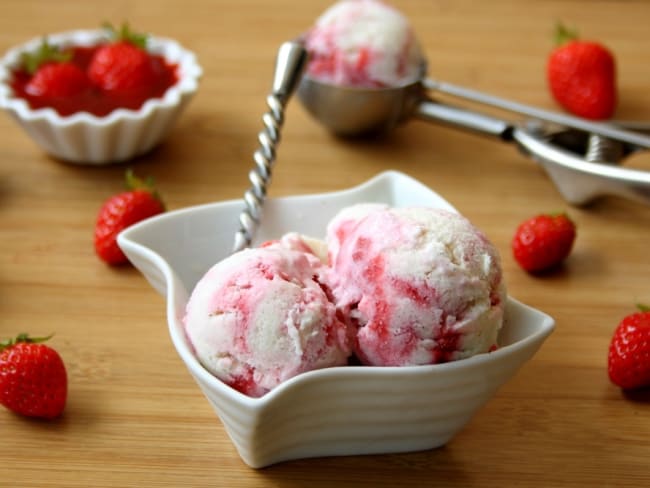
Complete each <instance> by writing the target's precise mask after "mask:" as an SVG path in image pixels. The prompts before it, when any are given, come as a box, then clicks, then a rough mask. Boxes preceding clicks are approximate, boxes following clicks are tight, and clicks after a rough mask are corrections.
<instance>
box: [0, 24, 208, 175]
mask: <svg viewBox="0 0 650 488" xmlns="http://www.w3.org/2000/svg"><path fill="white" fill-rule="evenodd" d="M47 38H48V41H49V42H50V43H51V44H55V45H58V46H62V47H66V46H72V45H75V46H92V45H95V44H97V43H99V42H101V41H105V40H106V37H105V32H104V31H103V30H75V31H69V32H62V33H58V34H51V35H48V36H47ZM41 41H42V39H41V38H37V39H32V40H31V41H29V42H27V43H25V44H23V45H21V46H17V47H14V48H12V49H10V50H9V51H8V52H7V53H6V54H5V56H4V57H3V58H2V60H1V61H0V107H2V108H3V109H5V110H7V111H8V112H9V113H10V114H11V115H12V116H13V118H14V119H15V120H16V121H17V122H18V123H19V124H20V125H21V126H22V127H23V128H24V129H25V130H26V131H27V133H28V134H29V135H30V136H31V137H32V138H33V139H34V140H35V141H36V143H37V144H38V145H39V146H40V147H41V148H42V149H43V150H44V151H45V152H47V153H48V154H50V155H52V156H54V157H56V158H58V159H62V160H65V161H68V162H71V163H78V164H88V165H100V164H108V163H117V162H123V161H127V160H129V159H132V158H134V157H136V156H139V155H141V154H144V153H146V152H148V151H150V150H151V149H153V148H154V147H155V146H156V145H158V144H159V143H160V142H161V141H162V140H163V139H164V137H165V136H166V135H167V134H168V133H169V131H170V129H171V128H172V126H173V124H174V122H175V121H176V119H177V118H178V116H179V115H180V114H181V112H182V111H183V109H184V108H185V106H186V105H187V103H188V102H189V101H190V99H191V98H192V97H193V95H194V94H195V93H196V91H197V90H198V83H199V79H200V77H201V75H202V69H201V66H200V65H199V64H198V62H197V59H196V56H195V55H194V53H192V52H191V51H188V50H186V49H184V48H183V47H182V46H181V45H180V44H178V43H177V42H176V41H174V40H171V39H165V38H160V37H154V36H151V37H149V41H148V48H147V49H148V51H150V52H152V53H154V54H158V55H161V56H163V57H164V58H165V59H166V60H167V62H169V63H172V64H176V65H177V66H178V81H177V82H176V84H175V85H173V86H172V87H170V88H169V89H168V90H167V91H166V92H165V94H164V96H163V97H162V98H154V99H150V100H147V101H146V102H145V103H144V105H143V106H142V107H141V108H140V109H139V110H129V109H117V110H114V111H113V112H111V113H110V114H108V115H106V116H104V117H98V116H95V115H92V114H90V113H87V112H78V113H75V114H72V115H70V116H61V115H59V114H58V113H57V112H56V111H55V110H54V109H51V108H41V109H38V110H33V109H31V108H30V107H29V105H28V103H27V102H26V101H25V100H23V99H21V98H18V97H16V96H14V93H13V90H12V89H11V86H10V84H9V83H10V81H11V76H12V70H14V69H16V68H17V67H18V66H19V65H20V62H21V56H22V53H25V52H32V51H35V50H37V49H38V47H39V46H40V44H41Z"/></svg>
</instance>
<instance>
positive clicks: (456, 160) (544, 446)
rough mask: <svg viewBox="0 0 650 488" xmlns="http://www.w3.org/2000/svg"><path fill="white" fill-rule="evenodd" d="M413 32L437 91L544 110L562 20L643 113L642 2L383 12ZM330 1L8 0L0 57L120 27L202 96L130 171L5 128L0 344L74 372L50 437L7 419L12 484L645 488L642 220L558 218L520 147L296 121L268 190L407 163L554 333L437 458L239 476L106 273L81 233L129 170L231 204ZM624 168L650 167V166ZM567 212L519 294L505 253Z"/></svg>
mask: <svg viewBox="0 0 650 488" xmlns="http://www.w3.org/2000/svg"><path fill="white" fill-rule="evenodd" d="M393 3H394V5H396V6H397V7H399V8H400V9H401V10H402V11H403V12H404V13H406V14H407V15H408V16H409V18H411V20H412V22H413V24H414V27H415V28H416V30H417V32H418V33H419V37H420V40H421V43H422V45H423V47H424V49H425V51H426V52H427V54H428V56H429V63H430V69H431V72H432V73H431V74H432V75H434V76H436V77H438V78H440V79H443V80H445V81H449V82H453V83H456V84H459V85H463V86H469V87H472V88H475V89H478V90H482V91H485V92H487V93H491V94H494V95H498V96H502V97H508V98H511V99H513V100H516V101H520V102H524V103H529V104H535V105H537V106H540V107H543V108H547V109H555V108H556V107H555V105H554V104H553V102H552V100H551V99H550V96H549V94H548V91H547V89H546V85H545V78H544V64H545V59H546V55H547V53H548V51H549V49H550V47H551V33H552V27H553V25H554V23H555V22H556V21H557V20H558V19H561V20H563V21H565V22H567V23H569V24H572V25H575V26H578V27H579V29H580V31H581V32H582V33H583V35H584V36H585V37H590V38H596V39H602V40H603V41H606V43H607V44H608V45H610V46H611V48H612V49H613V50H614V51H615V52H616V54H617V59H618V73H619V85H620V93H621V101H620V109H619V113H618V114H617V115H618V116H619V117H620V118H625V119H640V120H642V119H650V90H649V89H648V86H649V85H648V83H649V82H650V57H649V56H650V54H649V53H650V37H649V36H648V34H647V32H648V30H647V29H648V27H647V20H648V19H649V18H650V3H648V2H645V1H642V0H638V1H635V0H627V1H614V0H602V1H598V2H584V1H580V0H562V1H559V0H557V1H554V0H547V1H542V0H537V1H519V2H518V1H514V0H491V1H490V2H474V1H468V0H457V1H451V0H434V1H432V0H400V1H398V0H395V1H394V2H393ZM328 5H329V2H327V1H325V0H318V1H310V2H294V1H290V0H277V1H275V2H272V3H269V2H264V1H262V0H243V1H234V0H184V1H177V0H157V1H154V0H139V1H137V2H133V1H131V0H114V1H112V2H107V1H105V0H102V1H98V0H88V1H86V0H59V1H58V2H56V7H54V6H53V4H52V2H49V1H45V0H5V1H4V2H3V7H4V8H3V14H2V16H0V51H3V52H4V51H5V50H7V49H8V48H9V47H11V46H14V45H17V44H20V43H22V42H24V41H26V40H28V39H31V38H33V37H37V36H40V35H42V34H45V33H48V32H58V31H63V30H68V29H74V28H94V27H96V26H98V25H99V24H100V23H101V22H102V21H104V20H109V21H112V22H114V23H120V22H121V21H122V20H129V21H130V23H131V24H132V25H134V26H136V27H138V28H141V29H144V30H147V31H149V32H152V33H154V34H157V35H161V36H167V37H173V38H175V39H177V40H178V41H180V42H181V43H182V44H183V45H184V46H186V47H187V48H189V49H192V50H194V51H195V52H196V54H197V56H198V58H199V60H200V62H201V64H202V66H203V68H204V71H205V74H204V77H203V79H202V81H201V88H200V92H199V93H198V95H197V96H196V98H195V99H194V100H193V101H192V103H191V105H190V106H189V108H188V110H187V111H186V112H185V114H184V115H183V116H182V118H181V119H180V120H179V122H178V125H177V126H176V127H175V128H174V130H173V132H172V133H171V134H170V136H169V138H168V139H167V140H166V141H165V142H164V144H163V145H162V146H160V147H159V148H158V149H156V150H154V151H153V152H152V153H150V154H148V155H146V156H144V157H141V158H139V159H137V160H135V161H132V162H131V163H129V164H120V165H113V166H106V167H99V168H92V167H82V166H75V165H70V164H66V163H62V162H60V161H56V160H54V159H52V158H50V157H48V156H46V155H44V154H43V153H42V152H41V151H40V150H39V149H38V148H37V147H36V146H35V144H34V143H33V142H32V141H31V140H30V139H29V138H28V136H27V135H26V134H25V133H24V132H23V131H22V130H21V129H20V128H19V127H18V125H17V124H15V122H14V121H13V120H12V119H11V118H10V117H9V116H3V117H0V239H1V242H2V244H1V245H0V311H1V313H0V336H2V337H4V336H10V335H14V334H15V333H18V332H20V331H23V330H29V331H31V332H33V333H35V334H38V333H49V332H52V331H54V332H56V335H55V337H54V339H53V341H52V344H53V345H54V346H55V347H56V348H57V349H58V350H59V351H60V352H61V354H62V356H63V357H64V360H65V362H66V364H67V366H68V370H69V377H70V396H69V402H68V406H67V410H66V412H65V414H64V415H63V417H62V418H60V419H58V420H57V421H54V422H35V421H32V420H26V419H23V418H19V417H17V416H15V415H13V414H11V413H9V412H8V411H5V410H2V411H0V433H1V437H2V442H0V459H1V460H2V461H1V462H0V486H7V487H39V488H45V487H68V488H73V487H90V486H92V487H115V486H120V487H143V486H151V487H154V486H160V487H162V486H170V487H171V486H174V487H175V486H229V487H262V486H280V487H287V488H290V487H301V486H312V487H329V486H334V485H337V486H373V487H382V486H386V487H388V486H391V487H393V486H418V487H419V486H463V487H468V486H476V487H487V486H519V487H550V486H571V487H582V486H584V487H592V486H612V487H613V486H616V487H639V486H647V485H649V484H650V471H649V470H648V459H650V443H649V442H648V439H650V398H649V396H648V394H647V392H645V393H640V394H638V395H627V396H626V395H623V394H622V393H621V392H620V391H619V390H618V389H617V388H616V387H614V386H613V385H611V384H610V383H609V381H608V379H607V373H606V355H607V347H608V343H609V339H610V336H611V332H612V330H613V328H614V326H615V325H616V323H617V322H618V320H619V319H620V318H621V317H622V316H623V315H624V314H626V313H628V312H630V311H631V310H632V309H633V305H634V303H635V302H637V301H646V302H650V287H649V286H648V284H649V281H648V280H649V278H648V277H649V276H650V257H649V253H648V242H650V208H648V207H644V206H642V205H640V204H636V203H632V202H628V201H624V200H621V199H617V198H606V199H603V200H601V201H598V202H595V203H594V204H592V205H590V206H588V207H586V208H577V207H570V206H568V205H567V204H566V202H564V201H563V200H562V198H561V197H560V196H559V194H558V193H557V191H556V190H555V188H554V186H553V185H552V183H551V182H550V180H549V179H548V178H547V176H546V175H545V173H544V172H543V170H542V169H541V168H540V167H539V166H537V165H536V164H535V163H533V162H532V161H530V160H529V159H527V158H526V157H524V156H523V155H521V154H519V153H518V152H517V151H516V150H515V149H514V148H513V147H509V146H507V145H505V144H500V143H495V142H493V141H489V140H486V139H483V138H481V137H478V136H474V135H468V134H464V133H461V132H458V131H454V130H451V129H447V128H443V127H437V126H433V125H431V124H427V123H424V122H416V121H412V122H409V123H408V124H406V125H405V126H403V127H400V128H399V129H397V130H396V131H394V132H393V133H392V134H391V135H390V136H388V137H386V138H384V139H381V140H365V141H342V140H337V139H335V138H333V137H331V136H330V135H328V134H327V133H326V132H325V131H324V130H323V129H322V128H321V127H320V126H318V124H316V123H315V122H314V121H313V120H312V119H310V118H309V116H308V115H307V114H306V113H305V111H304V110H303V109H302V107H301V106H300V105H299V104H298V103H291V104H290V106H289V110H288V114H287V121H286V126H285V132H284V134H283V141H282V144H281V147H280V150H279V153H278V164H277V167H276V172H275V174H274V178H273V183H272V185H271V189H270V194H271V196H280V195H290V194H297V193H309V192H321V191H330V190H337V189H342V188H347V187H349V186H352V185H354V184H357V183H360V182H362V181H364V180H366V179H368V178H370V177H372V176H373V175H375V174H377V173H378V172H381V171H383V170H387V169H398V170H400V171H404V172H406V173H408V174H410V175H411V176H413V177H415V178H417V179H419V180H421V181H422V182H424V183H425V184H427V185H429V186H430V187H431V188H433V189H434V190H436V191H438V192H439V193H440V194H441V195H443V196H444V197H445V198H446V199H448V200H449V201H450V202H451V203H452V204H453V205H455V206H456V207H457V208H458V209H459V210H460V211H461V212H463V213H464V214H465V215H467V216H468V217H469V218H470V219H471V220H472V221H474V222H475V223H476V224H477V225H478V226H479V227H481V228H482V229H483V230H484V231H485V232H486V233H487V234H488V236H489V237H490V238H491V239H492V240H493V241H494V242H495V244H496V245H497V246H498V247H499V249H500V250H501V252H502V255H503V265H504V270H505V274H506V279H507V282H508V287H509V291H510V293H511V294H512V295H513V296H515V297H516V298H518V299H519V300H521V301H523V302H525V303H528V304H530V305H532V306H534V307H537V308H540V309H542V310H544V311H545V312H547V313H549V314H551V315H552V316H553V317H554V318H555V319H556V320H557V329H556V331H555V332H554V333H553V335H552V336H551V338H550V339H549V340H548V342H547V343H546V344H545V345H544V347H543V348H542V349H541V350H540V351H539V353H538V354H537V355H536V356H535V358H534V359H533V361H531V362H530V363H528V364H527V365H526V366H525V367H524V368H523V369H522V370H521V371H520V373H519V374H518V375H517V376H516V377H515V378H514V379H513V380H512V381H510V382H509V383H508V384H507V385H505V386H504V387H503V388H502V389H501V390H500V391H499V393H498V394H497V396H496V397H495V398H494V399H493V400H492V401H491V402H490V403H489V404H488V405H487V406H486V407H485V408H484V409H482V410H481V411H480V412H479V413H478V414H477V415H476V417H475V418H474V419H473V420H472V422H471V423H470V424H469V425H468V426H467V428H466V429H465V430H464V431H463V432H462V433H461V434H460V435H459V436H458V437H457V438H455V439H454V440H453V441H452V442H450V443H449V444H448V445H447V446H446V447H444V448H441V449H437V450H434V451H427V452H420V453H412V454H400V455H384V456H367V457H345V458H329V459H318V460H304V461H295V462H289V463H284V464H281V465H277V466H274V467H271V468H267V469H264V470H259V471H255V470H252V469H250V468H248V467H246V466H245V465H244V463H243V462H242V461H241V460H240V459H239V457H238V455H237V453H236V452H235V449H234V447H233V446H232V444H231V443H230V441H229V439H228V437H227V435H226V433H225V431H224V429H223V427H222V425H221V424H220V422H219V421H218V420H217V418H216V417H215V415H214V414H213V412H212V411H211V409H210V407H209V405H208V403H207V402H206V401H205V400H204V399H203V397H202V396H201V394H200V392H199V390H198V388H197V387H196V386H195V384H194V383H193V381H192V380H191V378H190V376H189V374H188V373H187V371H186V370H185V368H184V366H183V364H182V363H181V361H180V359H178V357H177V356H176V353H175V351H174V350H173V347H172V345H171V342H170V340H169V339H168V336H167V331H166V320H165V310H164V301H163V299H162V297H160V296H159V295H157V294H156V293H155V292H154V291H153V290H152V289H151V288H150V287H149V285H148V284H147V282H146V281H145V279H144V278H143V277H142V276H141V275H140V274H139V273H138V272H137V271H135V270H134V269H132V268H129V267H125V268H118V269H112V268H109V267H107V266H105V265H103V264H102V263H101V262H100V261H99V260H98V259H97V258H96V256H95V255H94V252H93V249H92V228H93V223H94V219H95V215H96V212H97V210H98V208H99V206H100V204H101V202H102V201H103V200H104V198H106V197H108V196H109V195H111V194H112V193H115V192H117V191H119V190H121V188H122V177H123V174H124V170H125V168H126V167H128V166H131V167H133V168H134V169H135V170H136V171H137V172H138V173H140V174H143V175H144V174H150V175H152V176H153V177H154V178H155V179H156V180H157V182H158V186H159V189H160V191H161V192H162V194H163V195H164V196H165V198H166V201H167V204H168V207H169V208H170V209H177V208H182V207H186V206H190V205H196V204H202V203H207V202H212V201H216V200H224V199H231V198H239V197H240V195H241V194H242V192H243V191H244V190H245V189H246V188H247V187H248V183H247V179H246V178H247V173H248V171H249V168H250V167H251V164H252V163H251V161H252V156H251V155H252V152H253V150H254V149H255V147H256V144H257V140H256V135H257V132H258V131H259V130H260V128H261V121H260V116H261V114H262V113H263V111H264V110H265V105H264V99H265V96H266V93H267V91H268V89H269V85H270V81H271V80H270V77H271V71H272V67H273V59H274V57H275V52H276V49H277V47H278V46H279V44H280V43H281V42H283V41H284V40H287V39H289V38H292V37H294V36H295V35H297V34H298V33H300V32H302V31H303V30H305V29H306V28H307V27H308V26H309V25H310V23H311V22H312V20H313V19H314V18H315V17H316V16H317V15H318V14H320V12H321V11H322V10H324V9H325V8H326V7H327V6H328ZM630 164H634V165H636V166H638V167H641V168H646V169H647V168H650V164H649V159H648V158H647V156H644V155H640V156H637V157H635V158H634V160H633V161H631V162H630ZM558 209H567V211H568V212H569V214H570V215H571V217H573V218H574V219H575V221H576V222H577V225H578V229H579V230H578V234H579V235H578V240H577V242H576V246H575V249H574V252H573V254H572V256H571V257H570V259H569V260H568V261H567V263H566V265H565V266H564V267H563V269H561V270H560V271H559V272H557V273H553V274H550V275H547V276H543V277H532V276H529V275H527V274H525V273H523V272H522V271H521V270H520V269H519V268H518V267H517V266H516V264H515V263H514V261H513V259H512V258H511V255H510V249H509V243H510V239H511V237H512V233H513V231H514V228H515V227H516V225H517V224H518V223H519V222H520V221H521V220H523V219H524V218H526V217H528V216H530V215H531V214H533V213H537V212H540V211H552V210H558Z"/></svg>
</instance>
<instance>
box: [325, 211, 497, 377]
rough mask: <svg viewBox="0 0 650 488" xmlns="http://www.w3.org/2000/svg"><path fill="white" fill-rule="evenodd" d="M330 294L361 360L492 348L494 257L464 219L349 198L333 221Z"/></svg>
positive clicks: (440, 358)
mask: <svg viewBox="0 0 650 488" xmlns="http://www.w3.org/2000/svg"><path fill="white" fill-rule="evenodd" d="M327 244H328V249H329V259H330V266H331V280H332V286H333V288H332V292H333V295H334V297H335V299H336V301H337V306H338V307H339V308H340V310H341V312H342V316H344V317H346V320H347V322H348V325H349V326H351V327H354V328H356V330H357V332H356V344H355V353H356V355H357V356H358V358H359V359H360V360H361V362H362V363H364V364H369V365H377V366H389V365H390V366H405V365H420V364H432V363H440V362H446V361H452V360H457V359H462V358H466V357H470V356H473V355H475V354H478V353H481V352H487V351H489V350H490V349H491V348H493V347H495V345H496V339H497V333H498V331H499V329H500V327H501V324H502V321H503V312H504V307H505V299H506V292H505V286H504V283H503V281H502V271H501V266H500V258H499V254H498V252H497V250H496V248H495V247H494V246H493V245H492V244H491V243H490V242H489V241H488V239H487V238H486V237H485V235H484V234H483V233H482V232H480V231H479V230H478V229H477V228H476V227H474V226H473V225H472V224H471V223H470V222H469V221H468V220H467V219H466V218H464V217H462V216H460V215H459V214H456V213H453V212H449V211H446V210H438V209H433V208H389V207H386V206H383V205H361V206H353V207H350V208H348V209H345V210H343V211H342V212H341V213H340V214H338V215H337V216H336V217H335V218H334V219H333V220H332V221H331V222H330V224H329V226H328V229H327Z"/></svg>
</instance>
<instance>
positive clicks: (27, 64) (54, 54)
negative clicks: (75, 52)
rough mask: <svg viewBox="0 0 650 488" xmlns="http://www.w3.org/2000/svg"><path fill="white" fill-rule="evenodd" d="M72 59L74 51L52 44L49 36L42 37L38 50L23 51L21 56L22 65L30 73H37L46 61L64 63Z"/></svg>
mask: <svg viewBox="0 0 650 488" xmlns="http://www.w3.org/2000/svg"><path fill="white" fill-rule="evenodd" d="M70 59H72V52H70V51H63V50H61V48H60V47H59V46H55V45H53V44H50V43H49V41H48V40H47V37H44V38H43V39H42V41H41V45H40V46H39V47H38V49H37V50H36V51H34V52H28V53H23V54H22V56H21V62H22V65H23V67H24V68H25V70H26V71H27V72H28V73H29V74H34V73H36V70H38V68H39V67H40V66H41V65H43V64H45V63H48V62H56V63H62V62H65V61H70Z"/></svg>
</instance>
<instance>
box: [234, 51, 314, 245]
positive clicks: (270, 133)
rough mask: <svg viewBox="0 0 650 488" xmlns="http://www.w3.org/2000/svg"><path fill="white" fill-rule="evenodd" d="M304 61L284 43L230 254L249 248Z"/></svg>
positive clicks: (305, 56) (279, 54)
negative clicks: (292, 95) (287, 109)
mask: <svg viewBox="0 0 650 488" xmlns="http://www.w3.org/2000/svg"><path fill="white" fill-rule="evenodd" d="M306 61H307V52H306V51H305V48H304V47H303V46H302V45H301V44H299V43H297V42H286V43H284V44H282V46H280V49H279V51H278V55H277V59H276V64H275V74H274V76H273V88H272V91H271V94H269V95H268V97H267V98H266V104H267V105H268V108H269V110H268V111H267V112H266V113H265V114H264V115H263V116H262V122H263V124H264V128H263V129H262V130H261V131H260V133H259V134H258V141H259V147H258V149H257V150H256V151H255V153H254V155H253V159H254V161H255V166H254V168H253V169H252V170H251V171H250V173H249V175H248V179H249V180H250V182H251V187H250V188H249V189H248V190H247V191H246V193H245V194H244V203H245V207H244V209H243V210H242V212H241V213H240V215H239V230H238V231H237V232H236V233H235V244H234V246H233V252H237V251H241V250H242V249H244V248H246V247H248V246H250V244H251V242H252V240H253V235H254V234H255V231H256V230H257V228H258V227H259V224H260V220H261V216H262V207H263V205H264V200H265V199H266V192H267V187H268V185H269V183H270V181H271V174H272V170H273V165H274V163H275V157H276V150H277V146H278V144H279V142H280V131H281V129H282V125H283V123H284V112H285V110H284V109H285V105H286V103H287V101H288V100H289V98H290V97H291V94H292V93H293V91H294V90H295V88H296V85H297V84H298V81H299V79H300V76H301V75H302V72H303V70H304V67H305V64H306Z"/></svg>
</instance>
